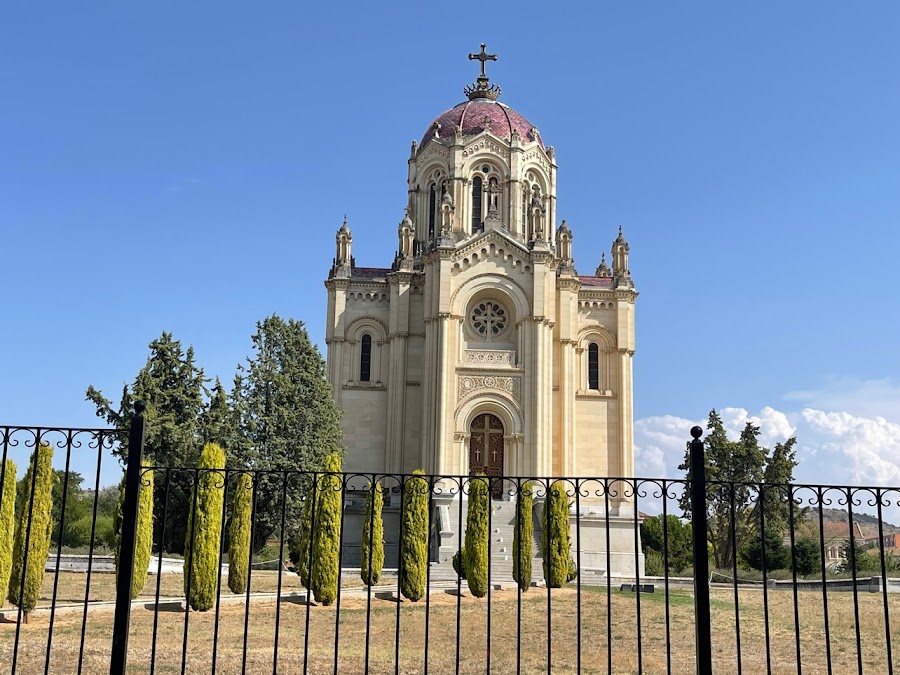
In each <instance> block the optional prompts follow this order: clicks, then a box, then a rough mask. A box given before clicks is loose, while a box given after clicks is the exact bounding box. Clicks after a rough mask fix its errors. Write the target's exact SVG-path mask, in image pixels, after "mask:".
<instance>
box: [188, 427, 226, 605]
mask: <svg viewBox="0 0 900 675" xmlns="http://www.w3.org/2000/svg"><path fill="white" fill-rule="evenodd" d="M198 468H199V469H200V471H199V473H198V476H197V485H196V486H195V488H194V489H195V490H196V495H193V494H192V495H191V505H192V506H194V505H196V508H192V509H191V512H190V515H189V517H188V522H187V538H186V540H185V545H184V594H185V596H186V597H187V599H188V603H189V604H190V606H191V608H192V609H195V610H198V611H201V612H205V611H206V610H208V609H210V608H212V607H213V606H214V605H215V602H216V587H217V586H218V583H217V582H218V575H219V544H220V542H221V536H222V501H223V500H224V499H225V486H224V482H225V480H224V477H223V474H224V469H225V451H224V450H223V449H222V448H221V446H219V445H216V444H215V443H207V444H206V445H205V446H204V447H203V451H202V452H201V453H200V462H199V463H198ZM192 534H193V540H192V537H191V535H192ZM189 580H190V584H189V583H188V581H189Z"/></svg>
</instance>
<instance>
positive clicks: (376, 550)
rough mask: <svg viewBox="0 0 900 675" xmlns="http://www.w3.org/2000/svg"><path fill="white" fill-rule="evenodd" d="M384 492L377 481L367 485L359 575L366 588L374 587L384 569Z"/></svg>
mask: <svg viewBox="0 0 900 675" xmlns="http://www.w3.org/2000/svg"><path fill="white" fill-rule="evenodd" d="M383 493H384V490H383V489H382V487H381V483H378V482H377V481H376V482H375V483H372V484H370V485H369V493H368V494H367V495H366V514H365V522H364V523H363V534H362V550H361V551H360V569H359V575H360V577H362V580H363V583H364V584H365V585H366V586H374V585H375V584H377V583H378V580H379V579H381V570H382V568H383V567H384V520H383V518H382V514H381V511H382V509H383V508H384V494H383Z"/></svg>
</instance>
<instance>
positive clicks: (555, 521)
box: [541, 483, 576, 588]
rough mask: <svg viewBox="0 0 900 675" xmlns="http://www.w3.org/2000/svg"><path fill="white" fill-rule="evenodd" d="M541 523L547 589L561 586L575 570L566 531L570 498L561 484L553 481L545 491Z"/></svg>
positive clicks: (570, 577)
mask: <svg viewBox="0 0 900 675" xmlns="http://www.w3.org/2000/svg"><path fill="white" fill-rule="evenodd" d="M543 525H544V531H543V533H542V537H541V552H542V553H543V556H544V582H545V583H546V584H547V586H548V587H549V588H562V587H563V586H564V585H565V584H566V582H567V581H571V580H572V579H574V578H575V573H576V570H575V562H574V561H573V560H572V552H571V551H572V537H571V534H570V532H569V497H568V495H567V494H566V489H565V487H564V486H563V484H562V483H554V484H553V485H552V486H551V487H550V490H549V491H548V492H547V499H546V502H545V503H544V523H543Z"/></svg>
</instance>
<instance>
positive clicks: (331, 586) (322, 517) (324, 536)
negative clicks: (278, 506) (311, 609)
mask: <svg viewBox="0 0 900 675" xmlns="http://www.w3.org/2000/svg"><path fill="white" fill-rule="evenodd" d="M340 471H341V456H340V454H338V453H336V452H333V453H331V454H330V455H328V456H327V457H326V458H325V474H324V475H323V476H322V478H321V479H320V480H319V497H318V504H317V510H318V512H317V515H316V528H315V530H314V531H313V538H312V545H313V561H312V569H311V570H310V575H309V582H310V590H311V591H312V593H313V596H314V597H315V599H316V602H318V603H320V604H322V605H330V604H331V603H332V602H334V601H335V599H336V598H337V593H338V577H339V576H340V573H341V570H340V552H341V509H342V508H343V505H344V490H343V480H342V478H341V475H340Z"/></svg>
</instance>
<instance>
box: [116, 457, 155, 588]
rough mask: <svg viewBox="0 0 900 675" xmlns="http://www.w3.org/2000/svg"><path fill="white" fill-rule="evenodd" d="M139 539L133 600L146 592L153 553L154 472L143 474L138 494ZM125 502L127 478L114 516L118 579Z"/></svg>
mask: <svg viewBox="0 0 900 675" xmlns="http://www.w3.org/2000/svg"><path fill="white" fill-rule="evenodd" d="M138 495H139V496H138V522H137V537H136V539H135V545H134V571H133V573H132V574H133V576H132V581H131V599H132V600H134V599H135V598H136V597H138V596H139V595H140V594H141V591H142V590H144V584H145V583H146V582H147V573H148V571H149V565H150V556H151V554H152V552H153V470H152V469H144V470H143V471H142V472H141V487H140V492H139V493H138ZM124 502H125V478H122V482H121V483H120V484H119V503H118V504H117V506H116V512H115V515H114V516H113V532H114V533H115V539H116V578H117V579H118V577H119V553H120V551H119V548H120V546H121V543H122V542H121V539H122V508H123V506H124Z"/></svg>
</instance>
